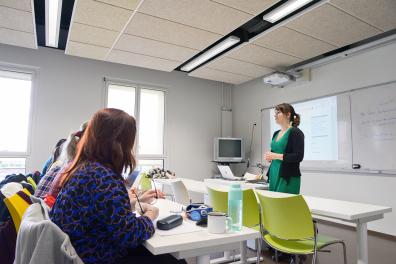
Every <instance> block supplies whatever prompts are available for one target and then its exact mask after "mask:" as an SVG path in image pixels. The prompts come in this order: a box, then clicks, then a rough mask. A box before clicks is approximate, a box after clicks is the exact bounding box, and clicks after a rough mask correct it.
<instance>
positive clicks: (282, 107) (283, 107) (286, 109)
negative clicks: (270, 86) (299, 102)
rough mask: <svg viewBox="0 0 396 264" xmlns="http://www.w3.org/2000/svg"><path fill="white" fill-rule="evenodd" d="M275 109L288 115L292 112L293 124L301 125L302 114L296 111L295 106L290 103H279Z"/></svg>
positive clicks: (291, 120) (291, 119)
mask: <svg viewBox="0 0 396 264" xmlns="http://www.w3.org/2000/svg"><path fill="white" fill-rule="evenodd" d="M275 111H279V112H281V113H282V114H284V115H286V116H287V114H290V119H289V121H290V122H292V126H294V127H298V126H299V125H300V115H299V114H297V113H296V112H295V111H294V108H293V106H291V105H290V104H287V103H282V104H278V105H277V106H275Z"/></svg>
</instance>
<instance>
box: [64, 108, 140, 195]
mask: <svg viewBox="0 0 396 264" xmlns="http://www.w3.org/2000/svg"><path fill="white" fill-rule="evenodd" d="M135 137H136V121H135V119H134V118H133V117H132V116H130V115H128V114H127V113H125V112H124V111H122V110H119V109H114V108H105V109H102V110H99V111H98V112H96V113H95V114H94V116H93V117H92V119H91V120H90V121H89V123H88V126H87V128H86V130H85V132H84V134H83V136H82V138H81V139H80V141H79V142H78V144H77V151H76V155H75V157H74V159H73V161H72V162H71V164H70V166H69V168H68V169H67V170H66V171H65V172H64V173H62V174H61V175H60V181H59V186H58V187H60V188H61V187H63V186H64V185H65V184H66V183H67V182H68V180H69V179H70V178H71V177H72V175H73V174H74V172H76V170H78V169H79V168H80V167H81V166H83V165H84V164H85V163H86V162H88V161H96V162H99V163H101V164H103V165H104V166H106V167H109V168H111V169H112V170H113V171H114V172H116V173H117V174H118V175H120V176H121V174H122V171H123V170H126V169H127V168H129V171H133V170H134V169H135V167H136V158H135V156H134V154H133V152H132V150H133V146H134V143H135Z"/></svg>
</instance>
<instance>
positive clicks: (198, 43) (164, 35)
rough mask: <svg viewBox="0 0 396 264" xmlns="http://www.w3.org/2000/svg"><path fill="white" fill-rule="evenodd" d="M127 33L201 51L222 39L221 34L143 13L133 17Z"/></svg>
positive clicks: (126, 30)
mask: <svg viewBox="0 0 396 264" xmlns="http://www.w3.org/2000/svg"><path fill="white" fill-rule="evenodd" d="M125 32H126V33H128V34H131V35H135V36H141V37H145V38H149V39H155V40H160V41H163V42H167V43H171V44H176V45H179V46H183V47H187V48H192V49H199V50H203V49H204V48H206V47H207V46H209V45H210V44H212V43H214V42H215V41H216V40H218V39H220V38H221V37H222V35H219V34H215V33H212V32H208V31H205V30H202V29H197V28H193V27H189V26H186V25H183V24H180V23H175V22H172V21H169V20H166V19H162V18H158V17H153V16H150V15H145V14H141V13H136V14H135V15H134V16H133V18H132V20H131V22H130V23H129V25H128V26H127V27H126V29H125Z"/></svg>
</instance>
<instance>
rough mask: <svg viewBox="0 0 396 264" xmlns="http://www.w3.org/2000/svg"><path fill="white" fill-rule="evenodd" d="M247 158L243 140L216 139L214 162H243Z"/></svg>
mask: <svg viewBox="0 0 396 264" xmlns="http://www.w3.org/2000/svg"><path fill="white" fill-rule="evenodd" d="M244 158H245V147H244V143H243V139H242V138H215V139H214V161H217V162H241V161H242V160H243V159H244Z"/></svg>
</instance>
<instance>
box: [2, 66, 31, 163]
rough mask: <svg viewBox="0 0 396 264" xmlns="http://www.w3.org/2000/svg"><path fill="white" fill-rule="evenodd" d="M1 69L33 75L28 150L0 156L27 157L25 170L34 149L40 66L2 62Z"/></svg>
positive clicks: (4, 153)
mask: <svg viewBox="0 0 396 264" xmlns="http://www.w3.org/2000/svg"><path fill="white" fill-rule="evenodd" d="M0 71H8V72H15V73H21V74H29V75H30V76H31V80H30V81H31V87H30V106H29V117H28V122H29V124H28V131H27V133H28V134H27V144H26V152H1V151H0V158H25V170H26V163H27V159H28V158H29V157H30V155H31V151H32V130H33V119H34V111H35V106H34V102H35V98H36V87H35V86H36V75H37V71H38V68H37V67H29V66H20V65H14V64H5V63H0Z"/></svg>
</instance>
